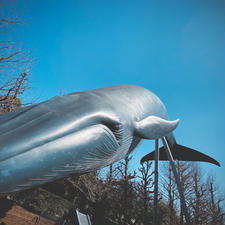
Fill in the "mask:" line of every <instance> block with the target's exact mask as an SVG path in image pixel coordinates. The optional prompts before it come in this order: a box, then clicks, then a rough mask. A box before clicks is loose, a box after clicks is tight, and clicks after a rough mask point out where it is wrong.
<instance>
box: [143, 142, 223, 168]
mask: <svg viewBox="0 0 225 225" xmlns="http://www.w3.org/2000/svg"><path fill="white" fill-rule="evenodd" d="M169 146H170V150H171V153H172V155H173V158H174V160H180V161H198V162H209V163H212V164H215V165H217V166H220V164H219V162H218V161H216V160H215V159H213V158H211V157H210V156H208V155H206V154H203V153H201V152H199V151H196V150H194V149H191V148H188V147H186V146H183V145H179V144H177V143H176V142H174V143H173V145H172V146H171V144H169ZM154 159H155V151H153V152H151V153H149V154H147V155H145V156H144V157H143V158H142V159H141V163H143V162H145V161H151V160H154ZM159 160H162V161H166V160H168V157H167V154H166V151H165V149H164V146H163V147H161V148H160V149H159Z"/></svg>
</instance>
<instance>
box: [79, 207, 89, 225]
mask: <svg viewBox="0 0 225 225" xmlns="http://www.w3.org/2000/svg"><path fill="white" fill-rule="evenodd" d="M76 213H77V219H78V222H79V225H91V221H90V217H89V216H88V215H85V214H83V213H80V212H79V211H78V210H76Z"/></svg>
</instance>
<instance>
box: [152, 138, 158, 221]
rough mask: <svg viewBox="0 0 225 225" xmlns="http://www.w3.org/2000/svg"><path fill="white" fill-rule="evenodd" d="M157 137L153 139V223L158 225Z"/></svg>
mask: <svg viewBox="0 0 225 225" xmlns="http://www.w3.org/2000/svg"><path fill="white" fill-rule="evenodd" d="M158 168H159V139H156V140H155V178H154V179H155V181H154V214H153V224H154V225H158V177H159V172H158Z"/></svg>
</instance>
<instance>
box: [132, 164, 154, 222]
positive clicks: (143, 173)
mask: <svg viewBox="0 0 225 225" xmlns="http://www.w3.org/2000/svg"><path fill="white" fill-rule="evenodd" d="M138 170H139V173H140V175H138V176H137V177H138V178H139V182H138V184H137V185H136V190H137V196H138V198H139V204H138V206H139V207H138V214H139V216H138V218H137V223H142V224H150V223H152V219H153V218H152V204H151V202H152V200H153V196H152V194H153V186H154V183H153V174H154V171H153V170H152V162H150V161H147V162H145V163H143V164H141V167H140V168H139V169H138Z"/></svg>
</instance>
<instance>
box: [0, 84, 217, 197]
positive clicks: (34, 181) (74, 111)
mask: <svg viewBox="0 0 225 225" xmlns="http://www.w3.org/2000/svg"><path fill="white" fill-rule="evenodd" d="M178 122H179V121H178V120H175V121H169V120H168V116H167V112H166V108H165V106H164V105H163V103H162V102H161V101H160V99H159V98H158V97H157V96H156V95H154V94H153V93H152V92H150V91H148V90H146V89H145V88H142V87H138V86H132V85H120V86H112V87H106V88H100V89H96V90H91V91H84V92H76V93H71V94H67V95H62V96H56V97H54V98H52V99H50V100H48V101H45V102H42V103H39V104H35V105H32V106H28V107H24V108H21V109H18V110H16V111H13V112H9V113H5V114H2V115H0V193H10V192H16V191H20V190H24V189H28V188H31V187H34V186H37V185H41V184H44V183H47V182H50V181H54V180H56V179H59V178H63V177H67V176H69V175H71V174H83V173H87V172H89V171H94V170H97V169H100V168H102V167H105V166H107V165H110V164H111V163H113V162H116V161H118V160H120V159H121V158H123V157H125V156H126V155H128V154H129V153H131V152H132V151H133V150H134V149H135V148H136V147H137V145H138V144H139V143H140V142H141V140H142V139H151V140H154V139H157V138H161V137H163V136H166V138H167V140H168V143H169V146H170V148H171V152H172V154H173V157H174V159H178V160H186V161H205V162H210V163H214V164H216V165H219V163H218V162H217V161H216V160H214V159H212V158H211V157H209V156H207V155H205V154H203V153H200V152H198V151H195V150H193V149H190V148H187V147H185V146H181V145H178V144H177V143H176V141H175V138H174V135H173V133H172V131H173V130H174V129H175V128H176V127H177V125H178ZM153 159H154V152H152V153H150V154H148V155H146V156H145V157H143V158H142V162H144V161H146V160H153ZM160 160H167V156H166V154H165V150H164V149H163V147H161V150H160Z"/></svg>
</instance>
